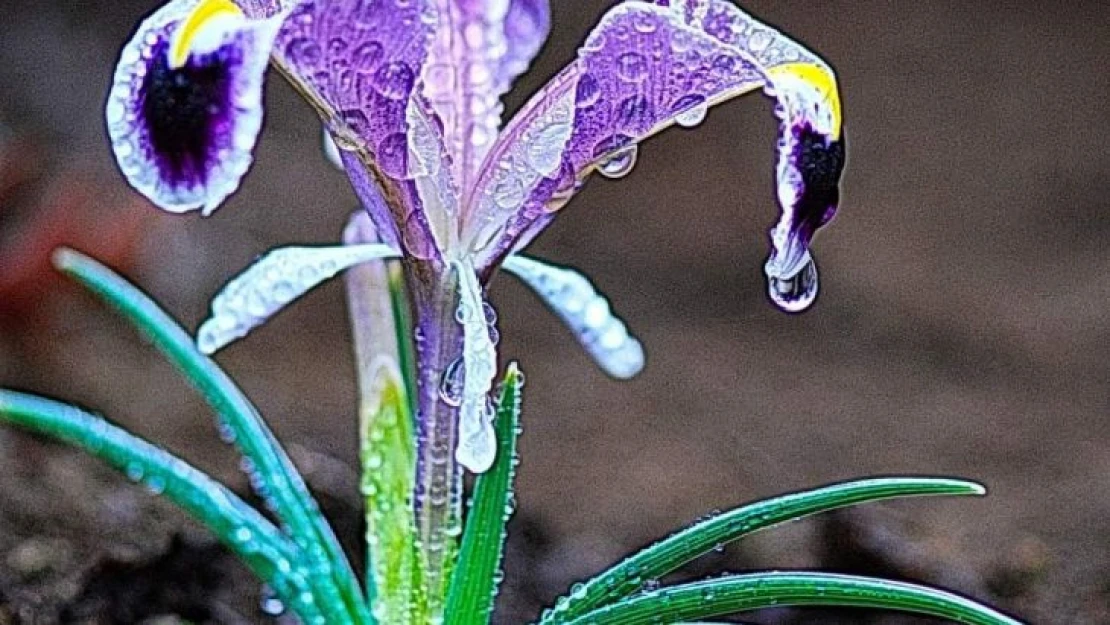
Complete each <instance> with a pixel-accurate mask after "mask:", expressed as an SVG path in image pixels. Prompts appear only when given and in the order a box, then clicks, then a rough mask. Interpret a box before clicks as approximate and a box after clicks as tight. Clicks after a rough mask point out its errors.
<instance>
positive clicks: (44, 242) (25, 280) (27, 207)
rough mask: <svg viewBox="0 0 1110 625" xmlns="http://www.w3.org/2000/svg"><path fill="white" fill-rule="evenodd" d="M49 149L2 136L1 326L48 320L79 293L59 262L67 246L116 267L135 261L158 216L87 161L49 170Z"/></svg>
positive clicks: (13, 327) (23, 325) (18, 326)
mask: <svg viewBox="0 0 1110 625" xmlns="http://www.w3.org/2000/svg"><path fill="white" fill-rule="evenodd" d="M45 162H46V161H45V159H44V158H43V154H42V151H41V150H39V149H38V148H37V147H36V146H35V145H34V144H32V143H30V142H28V141H26V140H19V139H15V140H10V141H7V142H0V331H5V330H17V329H18V330H28V329H31V328H33V327H34V326H36V325H41V324H43V323H46V322H48V320H49V319H50V318H51V316H52V315H50V314H49V312H50V308H51V307H53V306H58V305H62V304H63V302H64V297H59V296H64V295H66V294H72V293H74V292H75V287H74V286H73V285H71V284H70V283H69V282H68V281H67V280H66V279H65V278H63V277H62V276H61V275H60V274H58V272H56V271H55V270H54V268H53V265H52V264H51V261H50V255H51V253H52V252H53V250H54V249H56V248H58V247H60V246H69V247H74V248H77V249H80V250H82V251H84V252H86V253H88V254H90V255H92V256H94V257H96V258H98V259H100V260H102V261H104V262H106V263H108V264H109V265H112V266H113V267H116V268H119V269H122V270H127V269H130V268H131V267H132V266H133V264H134V261H135V254H136V251H137V249H138V245H139V243H140V241H141V238H142V229H143V224H144V223H147V222H148V220H149V219H150V218H151V217H152V216H153V215H154V211H152V210H151V209H150V207H149V205H148V204H147V203H146V202H145V201H144V200H142V199H141V198H139V197H138V196H135V197H134V199H125V200H111V199H110V198H111V197H112V194H111V193H109V192H107V190H105V189H103V188H100V187H98V186H97V185H96V184H95V182H94V181H93V179H92V177H91V175H90V174H89V173H86V172H83V171H82V170H81V168H80V167H75V168H68V169H67V170H64V171H62V172H60V173H50V174H48V173H47V171H46V169H47V167H46V165H45Z"/></svg>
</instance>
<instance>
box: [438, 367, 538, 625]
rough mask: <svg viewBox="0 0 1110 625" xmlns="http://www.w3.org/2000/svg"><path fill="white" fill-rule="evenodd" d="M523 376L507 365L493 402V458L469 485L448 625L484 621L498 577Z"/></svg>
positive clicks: (509, 507)
mask: <svg viewBox="0 0 1110 625" xmlns="http://www.w3.org/2000/svg"><path fill="white" fill-rule="evenodd" d="M523 384H524V378H523V376H522V375H521V373H520V371H519V370H518V369H517V367H516V365H515V364H512V365H509V370H508V372H507V373H506V374H505V380H504V383H503V384H502V387H501V399H500V403H499V404H498V406H497V421H496V422H495V423H494V428H495V431H496V434H497V458H496V460H494V463H493V466H492V467H491V468H490V470H489V471H487V472H486V473H483V474H482V475H479V476H478V478H477V480H476V482H475V485H474V496H473V498H472V499H471V506H470V514H469V515H468V517H467V519H466V529H465V530H464V532H463V539H462V548H461V549H460V552H459V559H458V564H457V566H456V568H455V572H454V574H453V575H452V577H451V587H450V590H449V592H448V594H447V611H446V615H447V623H448V624H449V625H487V624H488V623H489V622H490V613H491V612H492V611H493V604H494V599H495V598H496V596H497V585H498V582H499V579H500V577H501V575H500V573H499V571H498V569H499V568H500V566H501V557H502V555H503V552H504V547H505V524H506V523H507V522H508V520H509V516H510V515H511V514H512V512H513V499H512V498H513V493H512V489H513V475H514V474H515V473H516V465H517V455H516V443H517V436H518V433H519V428H520V399H521V395H520V392H521V389H522V388H523Z"/></svg>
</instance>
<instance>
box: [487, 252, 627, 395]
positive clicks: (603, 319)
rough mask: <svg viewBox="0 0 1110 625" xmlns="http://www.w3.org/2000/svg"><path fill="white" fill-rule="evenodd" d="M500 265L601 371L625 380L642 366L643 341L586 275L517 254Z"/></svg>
mask: <svg viewBox="0 0 1110 625" xmlns="http://www.w3.org/2000/svg"><path fill="white" fill-rule="evenodd" d="M502 268H503V269H505V271H508V272H509V273H510V274H512V275H514V276H516V277H517V278H519V279H520V281H521V282H523V283H524V284H526V285H528V287H530V288H531V289H532V290H533V291H535V293H536V294H537V295H538V296H539V297H540V299H542V300H543V301H544V303H545V304H547V306H548V308H550V309H551V311H552V312H554V313H555V314H556V315H558V316H559V318H560V319H562V320H563V322H564V323H566V324H567V326H568V327H570V330H571V332H573V333H574V338H576V339H578V342H579V343H581V344H582V347H584V348H585V349H586V351H587V352H588V353H589V354H590V356H592V357H593V359H594V361H595V362H596V363H597V365H598V366H599V367H601V369H602V370H603V371H605V373H607V374H609V375H611V376H613V377H614V378H618V379H621V380H626V379H628V378H631V377H633V376H635V375H636V374H638V373H640V371H641V370H643V368H644V348H643V345H641V344H640V341H638V340H636V338H635V337H633V336H631V335H630V334H629V333H628V328H627V327H626V326H625V324H624V322H623V321H621V319H620V318H619V317H617V316H616V315H615V314H613V311H612V310H611V309H610V307H609V302H608V300H606V299H605V296H604V295H601V294H600V293H598V292H597V289H595V288H594V285H593V284H591V283H590V281H589V279H588V278H586V276H584V275H582V274H581V273H579V272H577V271H575V270H573V269H568V268H564V267H557V266H555V265H550V264H547V263H545V262H542V261H539V260H536V259H534V258H529V257H527V256H521V255H518V254H514V255H511V256H509V257H508V258H507V259H505V263H504V264H503V265H502Z"/></svg>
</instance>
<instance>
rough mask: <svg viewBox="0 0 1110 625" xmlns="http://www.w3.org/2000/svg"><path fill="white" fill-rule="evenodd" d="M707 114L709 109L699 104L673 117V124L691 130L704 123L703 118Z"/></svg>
mask: <svg viewBox="0 0 1110 625" xmlns="http://www.w3.org/2000/svg"><path fill="white" fill-rule="evenodd" d="M708 114H709V107H708V106H706V105H705V104H699V105H697V106H695V107H694V108H691V109H686V110H685V111H683V112H681V113H679V114H678V115H675V117H674V122H675V123H676V124H678V125H679V126H682V127H683V128H693V127H694V126H697V125H698V124H700V123H702V122H703V121H705V116H706V115H708Z"/></svg>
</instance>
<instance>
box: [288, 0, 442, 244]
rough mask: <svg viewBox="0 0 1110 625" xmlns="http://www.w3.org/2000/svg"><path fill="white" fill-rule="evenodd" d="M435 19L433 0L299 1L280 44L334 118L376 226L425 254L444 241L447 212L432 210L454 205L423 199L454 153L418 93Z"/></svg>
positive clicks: (292, 69) (305, 87) (302, 85)
mask: <svg viewBox="0 0 1110 625" xmlns="http://www.w3.org/2000/svg"><path fill="white" fill-rule="evenodd" d="M435 25H436V19H435V12H434V10H433V9H432V7H431V5H430V0H429V1H421V0H302V1H301V2H300V3H299V4H297V5H296V7H295V8H294V9H293V10H292V12H291V13H290V15H289V16H288V18H287V19H286V20H285V23H284V25H283V26H282V29H281V33H280V34H279V35H278V39H277V42H276V44H275V50H274V58H275V59H276V60H277V62H278V64H279V65H280V66H281V67H282V68H283V69H284V70H285V73H286V75H287V76H288V77H289V78H290V80H291V81H292V82H293V83H294V85H295V86H296V87H297V88H298V89H300V90H301V91H302V93H304V94H305V95H306V96H307V97H308V98H309V100H310V101H311V102H312V103H313V104H314V105H315V106H316V108H317V109H318V111H319V112H320V114H321V115H322V116H323V117H324V121H325V122H326V123H327V124H328V126H329V128H330V131H331V132H332V135H333V136H334V137H335V139H336V143H337V145H338V146H339V148H340V150H341V152H342V153H343V161H344V164H345V167H346V169H347V171H348V172H349V173H350V175H351V177H352V182H353V183H354V187H355V191H356V192H357V193H358V194H359V196H360V199H361V200H362V203H363V206H364V207H365V208H366V209H367V211H368V212H369V213H370V217H371V219H372V220H373V221H374V225H375V226H376V227H377V229H378V230H379V231H380V232H382V233H391V232H397V233H398V235H399V236H398V238H399V239H400V241H401V243H402V245H404V247H405V250H406V251H407V252H408V253H409V254H410V255H412V256H415V257H417V258H421V259H433V258H436V257H438V256H439V250H440V249H441V245H440V243H439V242H438V241H437V237H436V231H437V225H438V224H439V223H440V222H442V221H444V217H443V216H442V215H439V214H437V215H435V216H429V213H430V212H432V211H433V210H435V211H439V212H441V213H443V212H451V211H453V208H452V206H451V202H446V203H445V202H444V201H441V199H442V198H439V197H434V198H432V197H429V198H425V193H426V191H427V188H428V187H430V186H435V184H432V183H430V182H429V180H428V179H429V178H435V177H437V176H439V175H440V170H441V169H443V168H444V165H445V163H447V161H448V158H447V154H446V151H445V149H444V146H443V144H442V140H441V138H440V137H439V131H438V128H437V126H436V122H435V120H434V119H433V116H432V115H431V113H430V111H429V110H428V108H427V105H426V104H424V103H423V102H422V100H421V98H420V95H419V94H418V93H415V88H416V85H417V81H418V78H419V76H420V74H421V71H422V68H423V65H424V62H425V58H426V56H427V48H428V46H429V45H430V42H431V37H432V33H433V30H434V28H435ZM433 204H434V205H435V206H432V205H433ZM445 204H447V205H446V206H445ZM385 236H389V235H388V234H387V235H385Z"/></svg>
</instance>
